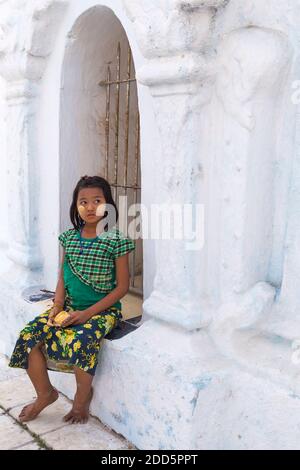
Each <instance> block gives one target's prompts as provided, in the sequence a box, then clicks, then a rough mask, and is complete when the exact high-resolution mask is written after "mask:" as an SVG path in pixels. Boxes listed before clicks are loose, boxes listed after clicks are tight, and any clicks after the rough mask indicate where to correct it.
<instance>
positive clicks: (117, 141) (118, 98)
mask: <svg viewBox="0 0 300 470" xmlns="http://www.w3.org/2000/svg"><path fill="white" fill-rule="evenodd" d="M120 73H121V44H120V43H118V48H117V83H116V116H115V152H114V153H115V155H114V157H115V158H114V184H115V185H117V184H118V163H119V130H120V84H119V83H118V82H119V81H120ZM114 196H115V201H116V203H117V204H118V201H117V200H116V199H117V187H115V193H114Z"/></svg>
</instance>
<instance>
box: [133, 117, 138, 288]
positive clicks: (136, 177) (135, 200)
mask: <svg viewBox="0 0 300 470" xmlns="http://www.w3.org/2000/svg"><path fill="white" fill-rule="evenodd" d="M139 154H140V114H139V111H137V119H136V139H135V169H134V170H135V171H134V185H135V186H137V185H138V167H139ZM133 195H134V204H136V203H137V189H136V188H134V190H133ZM131 272H133V277H132V279H133V283H132V287H135V283H134V281H135V250H134V251H133V256H132V267H131Z"/></svg>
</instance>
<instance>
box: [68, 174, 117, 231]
mask: <svg viewBox="0 0 300 470" xmlns="http://www.w3.org/2000/svg"><path fill="white" fill-rule="evenodd" d="M84 188H99V189H102V191H103V195H104V197H105V201H106V204H111V205H112V206H113V207H114V208H115V211H116V213H115V217H116V219H115V220H116V222H117V221H118V218H119V212H118V208H117V206H116V203H115V201H114V200H113V197H112V193H111V187H110V184H109V182H108V181H107V180H106V179H104V178H102V177H101V176H87V175H85V176H82V177H81V178H80V180H79V181H78V183H77V184H76V187H75V189H74V191H73V199H72V204H71V207H70V219H71V222H72V225H73V227H74V228H75V230H80V229H81V228H82V227H83V225H84V220H83V219H82V218H81V217H80V215H79V213H78V210H77V199H78V194H79V191H80V190H81V189H84ZM107 215H108V212H107V211H105V213H104V215H103V217H106V216H107ZM104 230H105V231H107V230H108V224H106V225H105V227H104Z"/></svg>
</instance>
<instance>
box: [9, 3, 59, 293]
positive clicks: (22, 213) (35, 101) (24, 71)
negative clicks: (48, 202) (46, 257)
mask: <svg viewBox="0 0 300 470" xmlns="http://www.w3.org/2000/svg"><path fill="white" fill-rule="evenodd" d="M65 6H66V2H64V1H61V2H57V1H53V2H49V1H46V0H43V1H41V2H39V5H37V3H36V2H25V1H23V0H16V1H14V2H11V3H10V4H8V3H7V4H5V5H4V7H5V8H4V7H3V10H1V23H0V74H1V75H2V76H3V78H4V79H5V81H6V109H7V113H6V120H7V149H6V150H7V151H6V155H5V158H6V159H7V186H8V232H9V240H8V246H9V249H8V252H7V256H8V258H9V259H10V260H11V261H12V262H13V263H14V265H13V268H12V270H11V272H12V277H13V280H14V284H15V285H16V282H15V281H16V277H18V287H20V286H23V287H25V286H27V285H32V283H34V282H39V280H40V277H41V276H42V266H43V260H42V254H41V252H40V243H39V235H40V234H39V229H40V227H39V225H38V224H39V164H38V159H39V155H38V153H39V148H38V142H37V141H38V138H37V136H38V105H39V93H40V83H41V78H42V77H43V73H44V70H45V66H46V61H47V57H48V56H49V54H50V52H51V48H52V46H53V40H54V38H55V32H56V31H57V26H58V24H59V21H61V18H62V12H63V9H64V8H65ZM1 32H2V35H1ZM17 272H18V273H19V275H17ZM8 279H9V276H8V277H7V280H8Z"/></svg>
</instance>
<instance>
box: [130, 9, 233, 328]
mask: <svg viewBox="0 0 300 470" xmlns="http://www.w3.org/2000/svg"><path fill="white" fill-rule="evenodd" d="M124 3H125V5H126V6H127V10H128V13H129V15H130V18H131V20H132V22H133V25H134V27H135V30H136V33H137V37H138V42H139V44H140V47H141V49H142V52H143V54H144V56H145V57H146V58H147V59H148V62H147V63H146V65H145V66H144V67H142V68H140V69H138V70H137V79H138V81H139V82H140V83H142V84H144V85H147V86H149V88H150V90H151V94H152V96H153V99H154V106H155V110H156V119H157V125H158V128H159V131H160V138H161V144H162V159H161V167H160V168H158V169H157V174H156V176H155V177H156V178H158V179H159V188H160V195H159V198H158V199H159V200H160V202H161V204H166V205H169V206H170V205H171V204H174V203H175V204H181V205H182V207H183V205H184V204H193V206H194V210H195V213H196V205H197V204H199V203H200V199H199V192H200V190H201V185H203V184H204V183H203V178H204V175H203V174H202V168H201V167H200V165H199V153H198V152H199V140H198V139H199V138H201V136H200V135H199V129H200V119H201V112H202V107H203V105H204V104H206V103H207V102H208V101H209V99H210V93H211V85H212V83H213V79H214V50H213V48H212V36H213V34H212V30H213V28H212V25H213V18H214V17H215V15H216V13H217V10H218V8H220V7H222V6H224V5H226V4H227V3H228V2H227V1H223V0H206V1H200V0H198V1H193V2H191V1H189V2H187V1H175V2H173V1H172V2H165V1H153V2H149V1H141V2H136V1H130V0H127V1H125V2H124ZM204 209H205V208H204ZM204 216H205V213H204ZM198 235H200V234H198ZM203 264H204V263H203V257H202V255H201V249H200V248H199V249H198V250H196V251H194V250H192V249H191V244H190V243H189V241H188V238H187V237H186V238H183V239H182V240H174V239H171V240H159V241H157V242H156V276H155V281H154V290H153V292H152V293H151V295H150V297H149V298H148V299H146V301H145V302H144V305H143V308H144V311H145V312H146V313H147V314H149V315H150V316H153V317H156V318H159V319H162V320H164V321H167V322H169V323H173V324H176V325H179V326H181V327H184V328H185V329H188V330H193V329H195V328H200V327H202V326H204V325H206V324H207V323H208V322H209V319H210V313H209V308H208V305H207V303H206V301H205V300H204V299H203V298H202V296H201V279H202V278H203V271H204V267H203Z"/></svg>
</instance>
